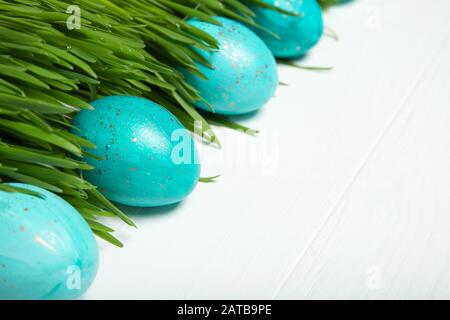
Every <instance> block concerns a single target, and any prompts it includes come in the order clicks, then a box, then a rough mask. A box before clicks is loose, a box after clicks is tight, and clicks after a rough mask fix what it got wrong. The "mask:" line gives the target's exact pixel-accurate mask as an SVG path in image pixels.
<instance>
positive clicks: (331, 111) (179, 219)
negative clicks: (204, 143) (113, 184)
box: [84, 0, 450, 299]
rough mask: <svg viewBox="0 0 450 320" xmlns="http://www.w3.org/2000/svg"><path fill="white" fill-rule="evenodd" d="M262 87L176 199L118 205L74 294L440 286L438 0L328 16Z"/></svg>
mask: <svg viewBox="0 0 450 320" xmlns="http://www.w3.org/2000/svg"><path fill="white" fill-rule="evenodd" d="M326 24H327V26H329V27H331V28H332V29H333V30H335V31H336V32H337V33H338V35H339V41H335V40H333V39H331V38H330V37H325V38H324V39H323V40H322V42H321V43H320V45H319V46H318V47H317V48H316V49H315V50H314V51H313V52H312V53H311V54H310V55H309V56H308V57H307V58H306V59H305V60H303V61H301V62H300V63H301V64H303V65H314V66H333V67H334V70H333V71H331V72H310V71H304V70H299V69H295V68H291V67H286V66H280V76H281V81H283V82H285V83H288V84H289V86H282V87H280V88H279V90H278V92H277V95H276V97H275V98H274V99H273V100H272V101H271V102H270V103H269V104H268V105H267V106H266V107H265V108H264V109H263V110H262V111H261V112H260V113H258V114H257V115H254V116H253V117H245V118H242V119H241V121H242V122H243V123H245V124H247V125H249V126H251V127H253V128H257V129H260V130H262V132H261V134H260V135H259V136H258V137H256V138H254V137H249V136H246V135H243V134H240V133H236V132H232V131H229V130H218V132H219V134H220V137H221V139H222V143H223V150H222V151H218V150H214V149H212V148H204V147H202V148H201V149H202V150H201V151H202V152H201V153H202V164H203V175H204V176H211V175H216V174H222V176H221V178H220V179H219V180H218V182H217V183H214V184H201V185H199V186H198V187H197V189H196V190H195V192H194V193H193V194H192V195H191V196H190V197H189V198H188V199H187V200H186V201H185V202H183V203H182V204H180V205H179V206H176V207H173V208H165V209H135V210H127V212H128V213H130V214H131V215H132V217H133V219H134V220H135V221H136V223H137V224H138V226H139V229H138V230H134V229H130V228H128V227H126V226H123V225H120V224H118V225H117V228H118V236H119V237H120V238H121V240H122V241H123V242H124V243H125V244H126V247H125V248H124V249H116V248H114V247H112V246H109V245H107V244H105V243H100V248H101V267H100V270H99V273H98V276H97V279H96V282H95V283H94V285H93V286H92V288H91V289H90V290H89V291H88V293H87V294H86V295H85V297H84V298H86V299H117V298H121V299H162V298H164V299H175V298H176V299H197V298H200V299H215V298H220V299H241V298H243V299H244V298H245V299H300V298H302V299H303V298H307V299H309V298H333V299H335V298H352V299H355V298H394V299H398V298H402V299H403V298H450V134H449V132H450V1H448V0H432V1H423V0H389V1H387V0H356V1H355V2H354V3H351V4H349V5H343V6H339V7H337V8H334V9H332V10H330V11H329V12H328V13H326Z"/></svg>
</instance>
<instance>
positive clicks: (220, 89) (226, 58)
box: [184, 17, 278, 115]
mask: <svg viewBox="0 0 450 320" xmlns="http://www.w3.org/2000/svg"><path fill="white" fill-rule="evenodd" d="M215 19H216V20H218V21H219V22H220V23H221V24H222V25H221V26H217V25H213V24H210V23H206V22H202V21H199V20H195V19H191V20H189V24H191V25H192V26H194V27H197V28H198V29H201V30H203V31H204V32H206V33H208V34H210V35H211V36H213V37H214V38H216V39H217V41H218V43H219V47H220V49H219V50H217V51H214V52H206V51H203V50H197V52H198V53H199V54H200V55H201V56H202V57H204V58H205V59H206V60H207V61H209V63H210V64H211V65H212V66H214V69H211V68H209V67H206V66H204V65H200V64H199V65H198V66H199V68H200V71H201V72H202V73H203V74H204V75H205V76H206V78H207V80H204V79H201V78H200V77H198V76H196V75H193V74H191V73H189V72H184V74H185V77H186V80H187V81H188V82H189V83H190V84H191V85H192V86H193V87H194V88H196V89H197V90H198V91H199V92H200V94H201V96H202V97H203V98H204V99H205V100H206V101H207V102H208V104H209V105H210V106H207V105H206V104H204V103H202V102H199V103H198V104H197V106H198V107H199V108H201V109H204V110H207V111H212V112H215V113H218V114H223V115H238V114H244V113H249V112H252V111H256V110H258V109H260V108H261V107H262V106H263V105H265V104H266V103H267V102H268V101H269V100H270V99H271V98H272V97H273V95H274V93H275V90H276V88H277V86H278V71H277V65H276V61H275V58H274V57H273V55H272V53H271V52H270V50H269V48H267V46H266V45H265V44H264V42H263V41H262V40H261V39H260V38H259V37H258V36H257V35H256V34H255V33H254V32H253V31H251V30H250V29H248V28H247V27H246V26H244V25H242V24H240V23H238V22H235V21H232V20H229V19H226V18H222V17H216V18H215Z"/></svg>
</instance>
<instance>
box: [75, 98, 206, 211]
mask: <svg viewBox="0 0 450 320" xmlns="http://www.w3.org/2000/svg"><path fill="white" fill-rule="evenodd" d="M91 104H92V106H93V107H94V108H95V110H94V111H90V110H83V111H81V112H80V113H78V114H77V115H76V116H75V118H74V120H73V125H74V126H76V127H77V128H78V129H79V131H76V130H75V131H73V132H74V133H75V134H78V135H79V136H82V137H84V138H86V139H88V140H89V141H91V142H93V143H94V144H95V145H96V146H97V149H94V150H91V149H90V150H87V151H89V152H90V153H92V154H94V155H95V156H97V157H100V158H102V159H101V160H98V159H93V158H89V157H86V158H85V161H86V162H88V163H89V164H91V165H93V166H94V167H95V170H92V171H85V173H84V177H85V179H86V180H88V181H89V182H91V183H92V184H94V185H95V186H98V187H99V190H100V191H101V192H102V193H103V194H104V195H105V196H106V197H107V198H108V199H110V200H112V201H115V202H118V203H121V204H125V205H129V206H137V207H155V206H164V205H169V204H174V203H177V202H180V201H181V200H183V199H184V198H185V197H186V196H188V195H189V194H190V193H191V192H192V190H193V189H194V188H195V186H196V184H197V182H198V180H199V175H200V164H199V162H198V153H197V149H196V147H195V143H194V141H193V139H192V137H191V135H190V134H189V132H188V131H187V130H186V129H185V128H184V127H183V125H182V124H181V123H180V122H179V121H178V120H177V118H175V116H174V115H172V114H171V113H170V112H169V111H167V109H165V108H163V107H161V106H160V105H158V104H156V103H154V102H152V101H150V100H147V99H144V98H138V97H129V96H111V97H105V98H101V99H99V100H96V101H94V102H92V103H91Z"/></svg>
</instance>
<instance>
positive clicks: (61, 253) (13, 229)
mask: <svg viewBox="0 0 450 320" xmlns="http://www.w3.org/2000/svg"><path fill="white" fill-rule="evenodd" d="M9 185H12V186H15V187H19V188H22V189H27V190H31V191H34V192H37V193H39V194H40V195H41V197H36V196H31V195H26V194H23V193H10V192H4V191H0V300H3V299H8V300H9V299H13V300H16V299H26V300H53V299H76V298H78V297H80V296H81V295H82V294H83V293H84V292H85V291H86V290H87V289H88V288H89V286H90V285H91V283H92V281H93V280H94V278H95V275H96V273H97V268H98V249H97V243H96V241H95V238H94V235H93V234H92V232H91V230H90V228H89V226H88V225H87V223H86V222H85V221H84V220H83V218H82V217H81V216H80V214H79V213H78V212H77V211H76V210H75V209H74V208H73V207H72V206H71V205H69V204H68V203H67V202H66V201H65V200H63V199H62V198H60V197H59V196H57V195H55V194H53V193H51V192H48V191H46V190H44V189H41V188H38V187H34V186H31V185H26V184H19V183H13V184H9Z"/></svg>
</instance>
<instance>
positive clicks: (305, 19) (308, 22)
mask: <svg viewBox="0 0 450 320" xmlns="http://www.w3.org/2000/svg"><path fill="white" fill-rule="evenodd" d="M263 1H264V2H265V3H267V4H270V5H273V6H275V7H277V8H279V9H283V10H285V11H288V12H292V13H295V14H296V15H288V14H284V13H280V12H278V11H275V10H272V9H266V8H262V7H260V6H256V5H252V6H251V8H252V9H253V10H254V11H255V13H256V18H255V22H256V23H257V24H259V25H261V26H263V27H264V28H266V29H268V30H270V31H271V32H273V33H275V34H276V35H278V36H279V39H278V38H276V37H274V36H273V35H272V34H271V33H269V32H267V31H264V30H260V29H256V28H255V29H254V30H255V32H256V33H257V34H258V35H259V36H260V37H261V38H262V39H263V40H264V42H265V43H266V44H267V46H268V47H269V48H270V49H271V50H272V53H273V54H274V55H275V57H277V58H288V59H293V58H300V57H302V56H303V55H304V54H305V53H306V52H308V51H309V50H310V49H311V48H312V47H314V46H315V45H316V44H317V43H318V42H319V40H320V38H321V37H322V34H323V29H324V26H323V18H322V10H321V8H320V5H319V4H318V3H317V1H316V0H263Z"/></svg>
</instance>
